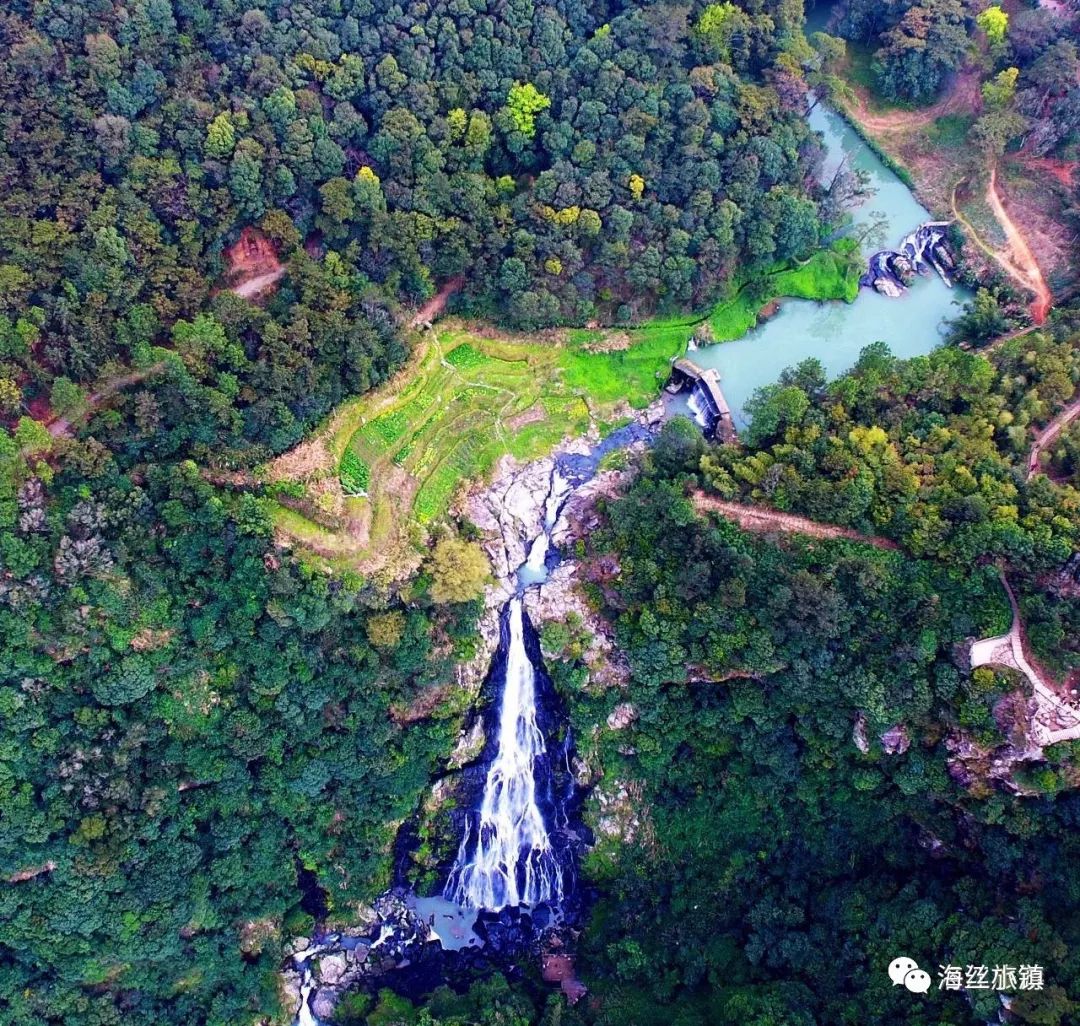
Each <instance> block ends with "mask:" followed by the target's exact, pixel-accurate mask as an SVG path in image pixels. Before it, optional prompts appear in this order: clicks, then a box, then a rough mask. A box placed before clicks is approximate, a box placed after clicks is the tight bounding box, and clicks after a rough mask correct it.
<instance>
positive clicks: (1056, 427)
mask: <svg viewBox="0 0 1080 1026" xmlns="http://www.w3.org/2000/svg"><path fill="white" fill-rule="evenodd" d="M1078 415H1080V399H1074V400H1073V401H1072V402H1071V403H1069V405H1068V406H1066V407H1065V409H1063V410H1062V411H1061V412H1060V413H1059V414H1058V415H1057V416H1056V417H1055V418H1054V419H1053V420H1052V421H1050V423H1049V424H1047V425H1046V427H1044V428H1043V429H1042V431H1040V432H1039V433H1038V434H1037V435H1036V436H1035V441H1034V443H1033V444H1032V446H1031V453H1030V455H1029V456H1028V472H1027V479H1028V480H1029V481H1030V480H1031V479H1032V478H1033V477H1034V476H1035V475H1036V474H1037V473H1038V472H1039V456H1040V455H1041V454H1042V451H1043V450H1044V449H1045V448H1046V447H1047V446H1048V445H1050V444H1051V443H1052V442H1053V441H1054V439H1055V438H1057V436H1058V435H1060V434H1061V432H1062V430H1063V429H1064V428H1066V427H1067V426H1068V425H1069V424H1071V423H1072V422H1073V421H1074V420H1076V418H1077V416H1078Z"/></svg>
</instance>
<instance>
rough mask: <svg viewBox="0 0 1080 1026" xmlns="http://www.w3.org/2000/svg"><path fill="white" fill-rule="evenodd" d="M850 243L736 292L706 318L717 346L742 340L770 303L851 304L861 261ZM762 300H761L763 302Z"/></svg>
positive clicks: (861, 269)
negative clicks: (837, 301)
mask: <svg viewBox="0 0 1080 1026" xmlns="http://www.w3.org/2000/svg"><path fill="white" fill-rule="evenodd" d="M854 248H855V243H854V242H852V241H851V240H841V241H840V242H838V243H837V244H836V245H835V246H834V247H833V248H832V249H827V250H822V251H821V252H819V253H815V254H814V256H813V257H811V258H810V259H809V260H808V261H807V262H806V263H805V264H802V265H801V266H797V267H790V268H785V269H784V270H780V271H775V272H773V273H772V274H770V275H768V276H767V277H766V278H765V279H764V280H761V281H755V282H753V283H752V284H751V285H750V286H749V287H743V288H739V289H737V290H736V291H735V294H734V295H733V296H732V297H731V299H728V300H726V301H724V302H721V303H718V304H717V305H716V307H715V308H714V309H713V311H712V313H710V314H709V318H708V320H709V324H710V325H711V326H712V329H713V334H714V336H715V337H716V340H717V341H718V342H729V341H731V340H732V339H736V338H741V337H742V336H743V335H745V334H746V333H747V332H748V331H749V330H750V329H751V328H752V327H753V326H754V325H755V324H756V323H757V317H758V311H759V310H760V309H761V307H762V306H763V305H764V303H765V302H767V301H769V300H772V299H786V298H791V299H819V300H826V299H842V300H844V302H847V303H851V302H853V301H854V299H855V297H856V296H857V295H858V293H859V275H860V274H862V271H863V267H862V263H861V261H860V262H858V263H854V262H853V261H852V260H851V259H850V254H851V253H852V251H853V249H854ZM763 297H764V298H763Z"/></svg>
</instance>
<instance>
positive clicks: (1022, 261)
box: [986, 167, 1054, 324]
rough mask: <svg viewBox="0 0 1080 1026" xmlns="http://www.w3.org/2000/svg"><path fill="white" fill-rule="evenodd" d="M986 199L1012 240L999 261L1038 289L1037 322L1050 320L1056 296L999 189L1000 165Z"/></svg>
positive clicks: (1033, 309) (1034, 305) (1030, 287)
mask: <svg viewBox="0 0 1080 1026" xmlns="http://www.w3.org/2000/svg"><path fill="white" fill-rule="evenodd" d="M986 202H987V203H988V204H989V206H990V209H991V210H992V211H993V212H994V217H995V218H996V219H997V222H998V224H1000V225H1001V228H1002V231H1004V232H1005V237H1006V238H1007V239H1008V240H1009V250H1010V253H1009V254H1002V253H999V254H996V257H997V261H998V263H999V264H1001V266H1002V267H1004V268H1005V270H1007V271H1008V272H1009V274H1010V275H1012V277H1013V278H1014V279H1016V281H1018V282H1019V283H1020V284H1021V285H1023V286H1024V288H1026V289H1027V290H1028V291H1030V292H1034V293H1035V300H1034V302H1032V304H1031V316H1032V319H1033V320H1034V321H1035V323H1036V324H1042V323H1043V322H1044V321H1045V320H1046V315H1047V314H1048V313H1049V312H1050V307H1051V306H1052V305H1053V303H1054V297H1053V295H1051V293H1050V289H1049V287H1048V286H1047V284H1046V281H1045V279H1044V278H1043V275H1042V271H1041V270H1040V269H1039V265H1038V263H1037V262H1036V260H1035V256H1034V254H1033V253H1032V252H1031V247H1030V246H1028V244H1027V240H1026V239H1025V238H1024V236H1023V235H1022V234H1021V232H1020V230H1019V229H1018V228H1017V227H1016V225H1015V224H1013V221H1012V218H1011V217H1009V212H1008V211H1007V210H1006V209H1005V204H1004V203H1002V202H1001V197H1000V196H999V195H998V190H997V168H996V167H992V168H991V169H990V180H989V181H988V182H987V185H986Z"/></svg>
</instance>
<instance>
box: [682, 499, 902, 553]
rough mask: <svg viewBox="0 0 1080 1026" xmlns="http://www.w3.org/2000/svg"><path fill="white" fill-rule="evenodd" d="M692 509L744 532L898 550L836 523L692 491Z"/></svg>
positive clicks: (879, 540)
mask: <svg viewBox="0 0 1080 1026" xmlns="http://www.w3.org/2000/svg"><path fill="white" fill-rule="evenodd" d="M691 501H692V502H693V504H694V508H695V509H696V510H697V511H698V512H699V513H706V512H710V513H719V514H720V516H722V517H725V518H727V519H728V520H733V521H734V522H735V523H736V524H738V525H739V526H740V527H741V528H742V529H743V530H744V531H755V532H757V533H759V534H767V533H769V532H773V531H779V532H781V533H783V534H805V535H808V536H809V537H811V538H846V539H847V540H848V541H856V542H863V543H865V544H866V545H873V546H874V547H875V548H878V549H898V548H899V547H900V546H899V545H897V544H896V542H894V541H891V540H890V539H888V538H880V537H878V536H876V535H871V534H859V532H858V531H853V530H852V529H851V528H850V527H840V526H839V525H837V524H822V523H819V522H818V521H816V520H810V519H808V518H807V517H800V516H796V515H795V514H794V513H781V512H779V511H778V510H775V509H769V508H768V507H767V506H751V505H749V504H747V503H742V502H728V501H726V500H724V499H720V498H717V497H716V496H715V495H706V494H705V493H704V492H700V491H699V492H694V493H693V495H692V496H691Z"/></svg>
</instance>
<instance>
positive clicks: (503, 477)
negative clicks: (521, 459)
mask: <svg viewBox="0 0 1080 1026" xmlns="http://www.w3.org/2000/svg"><path fill="white" fill-rule="evenodd" d="M554 469H555V461H554V459H552V458H551V457H545V458H544V459H539V460H534V461H533V462H532V463H527V464H525V465H524V466H523V465H522V464H520V463H518V461H517V460H515V459H513V457H511V456H504V457H502V459H500V460H499V462H498V463H497V464H496V466H495V476H494V478H493V479H492V482H491V484H490V485H489V486H488V487H486V488H484V489H483V490H482V491H478V492H474V493H473V494H472V495H471V496H469V498H468V499H467V500H466V503H465V514H466V516H468V518H469V519H470V520H471V521H472V522H473V523H474V524H476V526H477V527H479V528H480V530H481V531H483V532H484V539H483V541H482V542H481V544H482V545H483V547H484V551H485V552H487V554H488V558H489V559H490V560H491V565H492V567H493V569H494V571H495V577H496V581H497V584H496V587H495V589H494V590H493V593H492V594H490V595H489V596H488V597H487V600H486V601H487V604H488V606H489V607H490V606H495V607H501V606H502V605H503V604H504V603H505V602H506V600H507V599H508V598H510V596H511V595H512V594H513V591H514V586H513V579H514V574H515V573H516V571H517V568H518V567H519V566H521V565H522V563H524V562H525V561H526V560H527V559H528V557H529V545H530V544H531V542H532V540H533V539H534V538H536V537H537V536H538V535H539V534H541V533H542V531H543V527H544V503H545V501H546V499H547V496H548V491H549V489H550V487H551V474H552V471H553V470H554Z"/></svg>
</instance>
